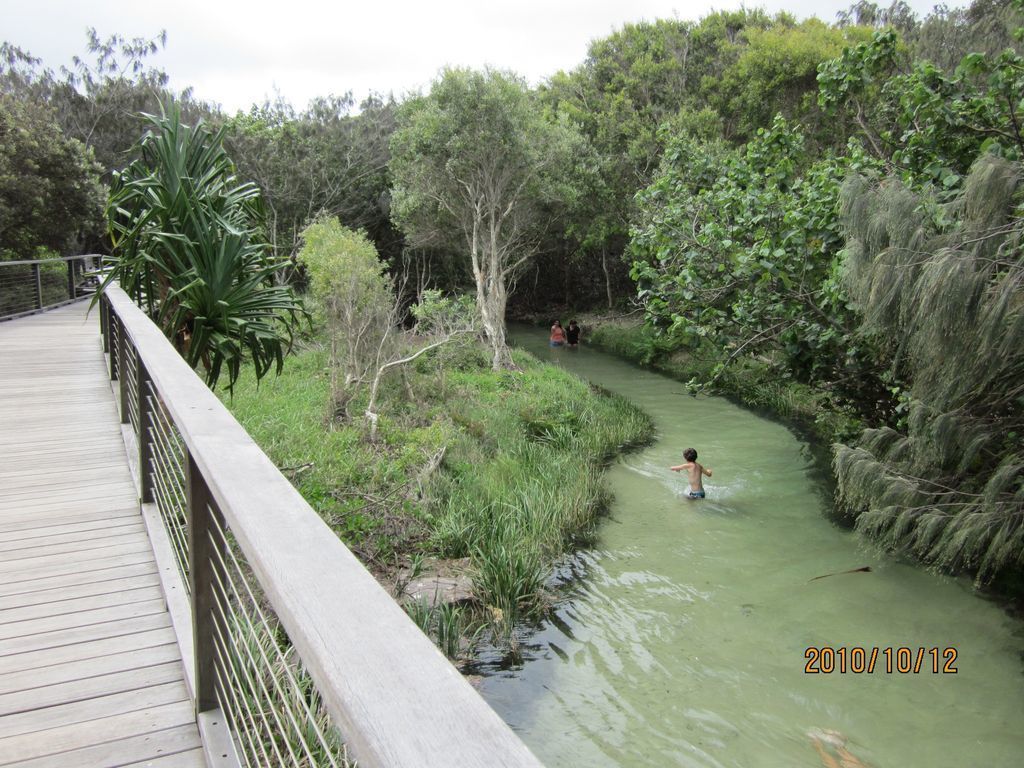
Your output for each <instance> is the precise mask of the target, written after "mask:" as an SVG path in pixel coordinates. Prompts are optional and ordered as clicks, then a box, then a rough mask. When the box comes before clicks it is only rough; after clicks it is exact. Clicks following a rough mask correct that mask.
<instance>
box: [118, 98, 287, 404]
mask: <svg viewBox="0 0 1024 768" xmlns="http://www.w3.org/2000/svg"><path fill="white" fill-rule="evenodd" d="M146 119H147V120H148V121H149V126H150V127H149V130H148V131H147V132H146V134H145V135H144V136H143V137H142V139H141V140H140V142H139V146H138V151H139V159H137V160H136V161H134V162H133V163H132V164H131V165H129V166H128V167H127V168H125V169H124V170H123V171H121V172H120V173H118V174H115V177H114V184H113V186H112V189H111V194H110V200H109V202H108V205H107V218H108V222H109V231H110V236H111V239H112V241H113V243H114V249H115V250H114V252H115V255H116V256H117V261H116V262H115V264H114V268H113V270H112V272H111V274H110V275H109V276H108V277H107V280H106V281H105V283H104V287H105V286H106V285H107V284H109V283H110V282H111V281H113V280H117V281H119V283H120V284H121V286H122V287H123V288H124V289H125V290H126V291H128V293H129V294H131V295H133V296H134V297H135V298H136V300H138V301H139V302H140V303H141V304H142V305H143V306H144V307H145V308H146V309H147V311H148V312H149V314H150V316H151V317H153V318H154V319H155V320H156V321H157V322H158V323H159V324H160V326H161V327H162V328H163V330H164V333H165V334H166V335H167V337H168V338H169V339H171V341H172V342H173V343H174V345H175V346H176V347H177V349H178V351H179V352H180V353H181V354H182V355H183V356H184V357H185V359H186V360H187V361H188V362H189V364H191V365H192V366H193V367H198V366H199V365H202V366H203V368H204V369H205V371H206V379H207V383H208V384H210V385H211V386H214V385H215V384H216V383H217V381H218V379H219V378H220V375H221V373H222V372H223V371H224V369H225V368H226V369H227V374H228V386H229V388H230V387H231V386H233V385H234V382H235V380H236V379H237V377H238V375H239V372H240V370H241V366H242V363H243V362H244V360H245V359H246V358H248V359H249V360H251V362H252V363H253V366H254V368H255V370H256V375H257V377H262V376H263V375H264V374H266V373H267V372H268V371H269V370H270V369H271V368H272V367H276V368H277V370H278V371H280V370H281V367H282V365H283V362H284V354H285V352H286V351H287V349H288V347H289V346H290V343H291V339H292V336H291V329H292V327H293V324H294V322H295V321H296V319H297V317H298V315H299V314H300V313H301V311H302V310H301V306H300V304H299V302H298V300H297V299H296V298H295V296H294V295H293V294H292V292H291V290H290V289H288V288H286V287H282V286H278V285H275V283H274V274H275V272H277V270H278V269H279V268H280V267H281V265H280V264H278V263H275V262H274V261H273V260H272V259H271V258H270V257H269V256H268V254H269V249H268V248H267V247H266V246H265V244H264V242H263V240H262V237H261V236H260V230H259V226H260V222H261V221H262V208H261V205H260V199H259V191H258V190H257V188H256V187H255V186H254V185H253V184H249V183H244V182H241V181H239V180H238V178H237V177H236V176H235V173H234V165H233V164H232V162H231V159H230V158H229V157H228V156H227V154H226V153H225V151H224V148H223V146H222V138H223V133H222V132H218V133H213V132H211V131H210V130H209V129H208V128H207V127H206V126H205V125H204V124H203V123H202V122H200V123H198V124H197V125H195V126H193V127H190V126H186V125H182V123H181V118H180V113H179V111H178V109H177V107H176V106H172V107H171V109H170V110H165V112H164V114H162V115H161V116H159V117H157V116H152V115H147V116H146Z"/></svg>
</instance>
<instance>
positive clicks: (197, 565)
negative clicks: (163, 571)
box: [186, 452, 218, 713]
mask: <svg viewBox="0 0 1024 768" xmlns="http://www.w3.org/2000/svg"><path fill="white" fill-rule="evenodd" d="M187 475H188V477H187V478H186V483H187V487H188V560H189V562H188V580H189V587H190V588H191V589H190V591H191V594H192V639H193V648H194V649H195V675H196V679H195V698H196V702H195V703H196V712H197V713H199V712H206V711H208V710H211V709H216V708H217V707H218V704H217V691H216V675H217V672H216V666H215V665H216V661H215V659H216V651H215V649H216V633H217V628H216V621H217V618H216V617H217V601H216V599H215V597H214V592H213V590H214V555H215V550H214V546H215V545H214V537H212V536H211V535H210V534H211V530H212V528H213V526H212V524H211V523H212V521H211V519H210V518H211V515H212V514H216V508H215V507H216V505H215V503H214V501H213V498H212V497H211V496H210V489H209V487H208V486H207V485H206V480H205V479H204V478H203V476H202V474H201V473H200V471H199V468H198V467H197V466H196V463H195V460H194V459H193V458H192V454H191V452H189V454H188V469H187Z"/></svg>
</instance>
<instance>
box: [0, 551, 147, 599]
mask: <svg viewBox="0 0 1024 768" xmlns="http://www.w3.org/2000/svg"><path fill="white" fill-rule="evenodd" d="M149 573H156V563H155V562H154V561H152V560H146V559H143V560H141V561H139V562H130V563H120V564H117V565H114V566H109V564H108V567H106V568H97V569H95V570H89V571H82V570H77V571H73V572H71V573H59V574H55V575H53V576H48V577H45V578H40V579H38V580H36V581H31V580H29V581H19V582H16V583H13V584H12V583H5V582H2V581H0V597H9V596H12V595H23V594H30V593H33V592H41V591H44V590H47V591H48V590H51V589H57V588H60V587H71V586H78V585H81V584H95V583H97V582H103V581H111V580H113V579H123V578H126V577H128V576H139V575H144V574H149Z"/></svg>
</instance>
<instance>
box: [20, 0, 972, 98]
mask: <svg viewBox="0 0 1024 768" xmlns="http://www.w3.org/2000/svg"><path fill="white" fill-rule="evenodd" d="M935 1H936V0H909V4H910V6H911V7H912V8H913V9H914V10H915V11H916V12H917V13H918V14H919V15H924V14H925V13H927V12H928V11H929V10H930V9H931V7H932V6H933V5H934V4H935ZM851 2H852V0H762V1H761V2H758V0H750V2H746V3H743V2H742V1H741V0H590V1H589V2H587V1H586V0H518V1H517V2H507V1H506V0H423V1H422V2H410V1H409V0H390V1H388V0H384V2H380V1H379V0H378V2H374V1H373V0H356V1H355V2H353V1H352V0H349V1H348V2H346V1H345V0H335V2H333V3H331V2H328V1H325V2H315V1H314V0H277V2H270V3H268V2H264V1H263V0H248V1H246V0H177V2H171V3H165V2H153V0H133V1H132V2H123V1H122V0H95V1H94V2H86V1H85V0H27V1H26V0H0V19H2V23H0V39H2V40H6V41H8V42H11V43H13V44H15V45H17V46H18V47H20V48H22V49H23V50H27V51H29V52H30V53H32V54H33V55H35V56H37V57H39V58H41V59H42V60H43V62H44V64H45V65H47V66H49V67H51V68H53V69H57V68H58V67H59V66H60V65H68V64H70V61H71V57H72V56H73V55H75V54H79V55H82V54H84V53H85V41H86V38H85V30H86V28H87V27H90V26H92V27H95V28H96V30H97V31H98V32H99V34H100V37H101V38H106V37H107V36H108V35H111V34H113V33H120V34H122V35H124V36H126V37H135V36H145V37H154V36H155V35H156V34H157V33H158V32H159V31H160V30H161V29H166V30H167V35H168V38H167V47H166V49H164V50H163V51H162V52H161V53H159V54H158V55H156V56H154V57H153V59H152V60H153V62H154V63H155V64H157V65H158V66H160V67H162V68H163V69H164V70H165V71H166V72H167V73H168V74H169V75H170V77H171V85H172V86H173V87H174V88H175V89H181V88H183V87H186V86H189V85H191V86H193V87H194V89H195V94H196V96H197V97H198V98H200V99H204V100H207V101H213V102H217V103H219V104H221V105H222V106H223V107H224V108H226V109H228V110H230V111H234V110H236V109H247V108H248V107H249V106H250V105H251V104H253V103H257V102H262V101H263V100H264V99H265V98H273V96H274V94H275V92H280V93H281V94H282V95H283V96H284V97H285V98H286V99H287V100H288V101H290V102H291V103H292V104H294V105H295V106H297V107H300V108H301V107H304V106H305V105H306V104H307V102H308V101H309V99H310V98H312V97H314V96H318V95H327V94H330V93H334V94H341V93H344V92H346V91H349V90H351V91H353V93H354V95H355V97H356V101H357V102H358V101H359V100H360V99H362V98H363V97H365V96H366V95H367V93H369V92H371V91H376V92H380V93H384V94H387V93H388V92H393V93H395V95H396V96H401V95H402V94H403V93H406V92H409V91H412V90H416V89H421V88H423V89H425V88H427V87H429V84H430V82H431V81H432V80H433V79H434V77H435V76H436V75H437V73H438V71H439V70H440V69H441V68H442V67H444V66H446V65H464V66H472V67H482V66H484V65H486V64H489V65H492V66H496V67H500V68H503V69H511V70H514V71H516V72H518V73H519V74H521V75H524V76H525V77H527V78H528V79H529V80H530V82H531V83H534V84H536V83H538V82H540V81H541V80H543V79H544V78H546V77H548V76H550V75H552V74H554V73H555V72H557V71H558V70H560V69H566V70H568V69H572V68H573V67H575V66H576V65H577V64H579V63H580V62H582V61H583V59H584V57H585V55H586V51H587V45H588V43H589V42H590V41H591V40H593V39H595V38H599V37H603V36H605V35H607V34H609V33H610V32H611V31H612V30H614V29H618V28H620V27H621V26H622V25H623V24H624V23H626V22H630V21H638V20H640V19H647V20H651V19H655V18H667V17H671V16H678V17H679V18H682V19H693V20H696V19H699V18H700V17H702V16H705V15H707V13H709V12H710V11H711V10H724V9H734V8H738V7H740V6H741V5H743V4H745V5H747V6H748V7H763V8H766V9H767V10H769V11H770V12H772V13H774V12H776V11H779V10H787V11H790V12H791V13H793V14H794V15H795V16H797V17H798V18H805V17H807V16H811V15H817V16H818V17H819V18H821V19H823V20H825V21H829V22H831V21H834V20H835V14H836V12H837V11H839V10H842V9H845V8H848V7H849V5H850V4H851ZM878 4H879V5H888V2H887V1H886V0H882V1H881V2H879V3H878ZM966 4H967V0H963V1H961V2H958V1H957V0H953V1H952V2H949V5H950V6H951V7H957V6H963V5H966Z"/></svg>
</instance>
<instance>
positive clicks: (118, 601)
mask: <svg viewBox="0 0 1024 768" xmlns="http://www.w3.org/2000/svg"><path fill="white" fill-rule="evenodd" d="M163 599H164V592H163V589H161V588H160V584H159V581H157V582H156V583H153V584H149V585H144V586H138V587H133V588H131V589H121V590H116V591H104V592H102V593H100V594H98V595H88V596H85V597H77V598H67V599H64V600H55V601H52V602H40V601H39V600H35V601H33V602H32V603H31V604H30V605H23V606H20V607H18V608H8V609H7V610H4V611H2V612H0V626H3V625H4V624H10V623H13V622H18V621H28V620H29V619H41V618H46V617H49V616H66V615H69V614H73V613H79V612H82V611H91V610H96V609H97V608H111V607H113V606H117V605H129V604H131V603H141V602H145V601H147V600H163Z"/></svg>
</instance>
